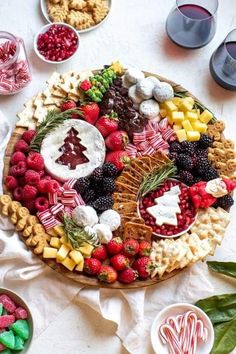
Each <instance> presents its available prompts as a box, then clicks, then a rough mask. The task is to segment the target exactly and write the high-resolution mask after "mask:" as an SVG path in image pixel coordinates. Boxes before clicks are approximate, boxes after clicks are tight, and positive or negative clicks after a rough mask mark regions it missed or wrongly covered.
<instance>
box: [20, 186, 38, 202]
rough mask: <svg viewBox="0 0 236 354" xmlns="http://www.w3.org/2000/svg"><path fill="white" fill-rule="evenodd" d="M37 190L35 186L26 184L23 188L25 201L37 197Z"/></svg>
mask: <svg viewBox="0 0 236 354" xmlns="http://www.w3.org/2000/svg"><path fill="white" fill-rule="evenodd" d="M37 192H38V191H37V189H36V188H35V187H34V186H29V185H28V184H26V185H25V186H24V187H23V190H22V199H23V200H24V201H27V200H32V199H35V197H36V195H37Z"/></svg>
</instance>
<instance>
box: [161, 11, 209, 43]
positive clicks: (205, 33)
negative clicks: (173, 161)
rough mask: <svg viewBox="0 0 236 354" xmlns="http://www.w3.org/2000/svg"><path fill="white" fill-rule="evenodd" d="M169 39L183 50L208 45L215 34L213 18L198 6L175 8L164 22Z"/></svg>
mask: <svg viewBox="0 0 236 354" xmlns="http://www.w3.org/2000/svg"><path fill="white" fill-rule="evenodd" d="M166 31H167V34H168V36H169V37H170V39H171V40H172V41H173V42H175V43H176V44H178V45H180V46H182V47H185V48H201V47H203V46H205V45H206V44H207V43H209V42H210V41H211V40H212V38H213V37H214V35H215V32H216V21H215V18H214V16H213V15H212V14H211V13H210V12H209V11H208V10H207V9H205V8H204V7H202V6H198V5H181V6H179V7H177V8H175V9H174V10H173V11H172V12H171V13H170V14H169V16H168V18H167V21H166Z"/></svg>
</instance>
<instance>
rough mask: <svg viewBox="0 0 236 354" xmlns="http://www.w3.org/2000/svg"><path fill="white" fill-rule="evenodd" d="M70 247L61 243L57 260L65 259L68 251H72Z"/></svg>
mask: <svg viewBox="0 0 236 354" xmlns="http://www.w3.org/2000/svg"><path fill="white" fill-rule="evenodd" d="M70 250H71V249H70V248H69V247H68V246H67V245H61V247H60V248H59V250H58V252H57V260H58V261H64V259H65V258H66V256H67V255H68V253H69V252H70Z"/></svg>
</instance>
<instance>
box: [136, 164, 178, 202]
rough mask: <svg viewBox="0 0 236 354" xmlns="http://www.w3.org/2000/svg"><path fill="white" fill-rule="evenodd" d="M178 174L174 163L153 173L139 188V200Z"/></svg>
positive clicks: (146, 177) (145, 178)
mask: <svg viewBox="0 0 236 354" xmlns="http://www.w3.org/2000/svg"><path fill="white" fill-rule="evenodd" d="M176 174H177V167H176V166H175V165H174V163H173V162H170V163H169V164H167V165H165V166H163V167H161V168H159V169H157V170H154V171H152V172H151V173H149V174H148V175H147V176H145V177H144V180H143V182H142V183H141V185H140V188H139V192H138V195H139V198H141V197H144V196H145V195H146V194H148V193H150V192H152V191H154V190H156V189H157V188H158V187H159V186H160V185H161V184H163V183H164V182H165V180H166V179H167V178H173V177H175V176H176Z"/></svg>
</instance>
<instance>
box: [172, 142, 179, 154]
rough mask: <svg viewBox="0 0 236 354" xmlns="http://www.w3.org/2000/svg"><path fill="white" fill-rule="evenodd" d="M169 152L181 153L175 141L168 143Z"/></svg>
mask: <svg viewBox="0 0 236 354" xmlns="http://www.w3.org/2000/svg"><path fill="white" fill-rule="evenodd" d="M170 152H181V145H180V143H178V142H177V141H173V142H172V143H170Z"/></svg>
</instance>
